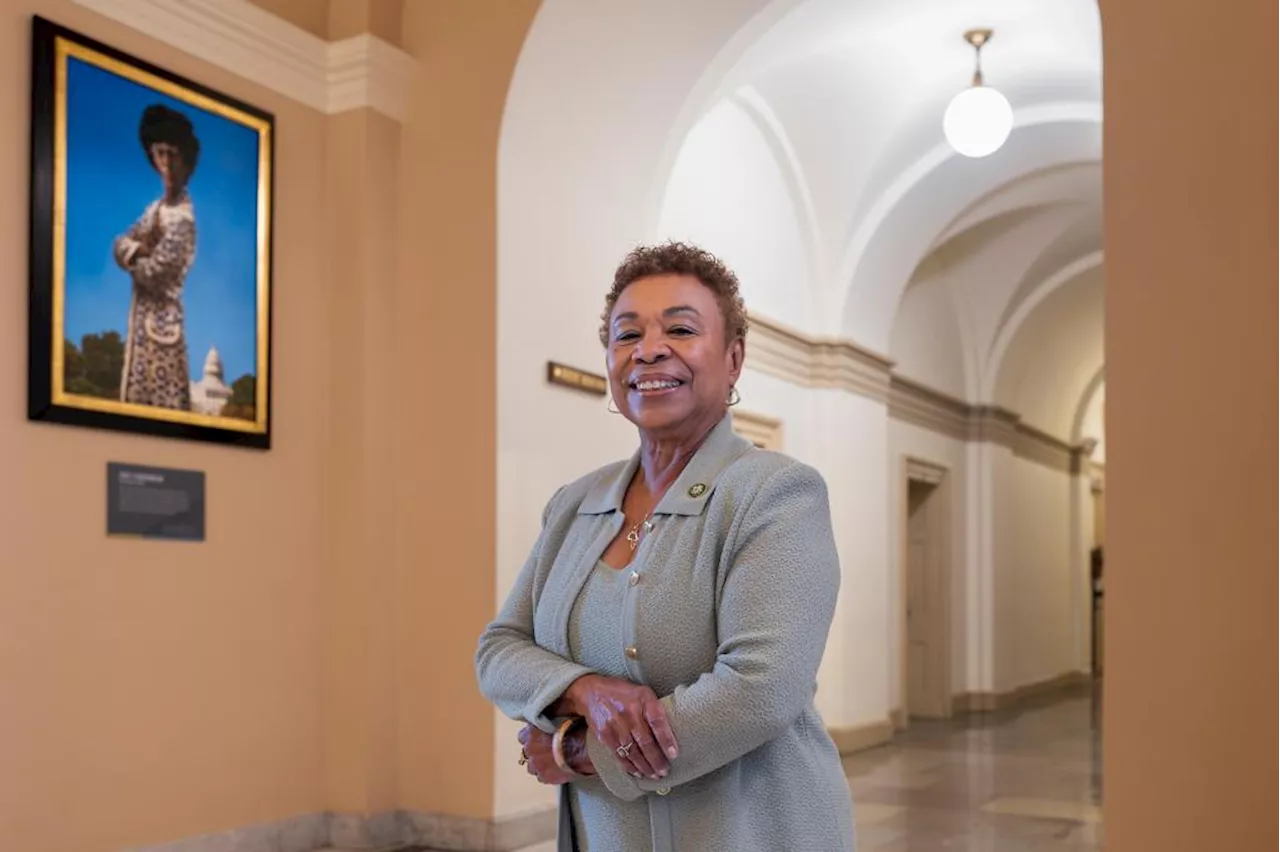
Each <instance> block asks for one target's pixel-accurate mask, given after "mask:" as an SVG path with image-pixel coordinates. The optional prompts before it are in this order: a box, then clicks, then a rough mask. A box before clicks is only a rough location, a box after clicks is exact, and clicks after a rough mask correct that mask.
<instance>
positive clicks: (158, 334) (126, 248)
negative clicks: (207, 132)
mask: <svg viewBox="0 0 1280 852" xmlns="http://www.w3.org/2000/svg"><path fill="white" fill-rule="evenodd" d="M138 137H139V141H140V142H141V143H142V150H143V152H144V154H145V155H146V157H147V159H148V160H149V161H150V162H151V167H152V168H153V169H154V170H155V171H156V174H157V175H158V176H159V178H160V182H161V189H162V192H161V195H160V197H159V198H157V199H156V200H155V201H153V202H151V203H150V204H149V205H147V208H146V209H145V210H144V211H143V212H142V215H141V216H140V217H139V218H138V220H137V221H136V222H134V223H133V225H132V226H131V227H130V228H129V230H128V231H127V232H125V233H124V234H123V235H122V236H120V237H119V238H117V239H116V242H115V259H116V263H118V264H119V265H120V267H121V268H122V269H124V270H125V271H127V272H128V273H129V275H130V277H131V278H132V280H133V296H132V299H131V301H130V306H129V323H128V331H127V333H126V336H125V351H124V368H123V370H122V372H121V375H120V400H121V401H122V402H131V403H137V404H139V405H152V406H156V407H159V408H176V409H180V410H187V409H189V408H190V407H191V376H190V369H189V366H188V365H189V357H188V354H187V339H186V333H185V328H184V325H185V318H184V315H183V302H182V291H183V287H184V284H185V282H186V277H187V272H188V270H190V268H191V264H192V261H194V260H195V252H196V222H195V210H194V208H193V207H192V204H191V196H190V195H189V194H188V193H187V181H188V180H190V179H191V175H192V173H193V172H194V171H195V168H196V163H197V162H198V160H199V157H200V141H199V140H198V139H197V138H196V136H195V133H194V131H193V130H192V127H191V121H190V119H188V118H187V117H186V116H185V115H183V114H182V113H180V112H178V111H176V110H173V109H170V108H169V107H166V106H164V105H161V104H155V105H152V106H149V107H147V109H146V110H145V111H144V112H143V114H142V121H141V123H140V125H139V127H138Z"/></svg>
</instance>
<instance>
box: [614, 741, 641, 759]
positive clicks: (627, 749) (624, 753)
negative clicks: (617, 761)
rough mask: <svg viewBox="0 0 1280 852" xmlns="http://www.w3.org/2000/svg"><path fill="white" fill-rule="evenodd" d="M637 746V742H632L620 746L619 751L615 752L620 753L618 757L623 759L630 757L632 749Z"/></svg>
mask: <svg viewBox="0 0 1280 852" xmlns="http://www.w3.org/2000/svg"><path fill="white" fill-rule="evenodd" d="M635 744H636V742H635V740H632V741H631V742H629V743H623V744H622V745H620V746H618V747H617V749H615V751H617V753H618V757H621V758H623V759H626V758H628V757H630V756H631V747H632V746H634V745H635Z"/></svg>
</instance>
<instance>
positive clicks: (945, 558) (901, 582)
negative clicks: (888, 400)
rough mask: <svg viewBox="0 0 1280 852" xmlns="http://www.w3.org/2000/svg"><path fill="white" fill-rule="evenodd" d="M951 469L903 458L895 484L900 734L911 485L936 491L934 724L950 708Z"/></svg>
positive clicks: (904, 716)
mask: <svg viewBox="0 0 1280 852" xmlns="http://www.w3.org/2000/svg"><path fill="white" fill-rule="evenodd" d="M951 480H952V476H951V469H950V468H949V467H947V466H945V465H941V464H938V463H937V462H932V461H928V460H926V459H923V458H920V457H918V456H913V455H909V454H904V455H903V456H902V470H901V473H900V476H899V478H898V481H899V483H900V486H901V488H900V490H901V494H900V499H899V501H898V503H899V505H898V592H899V600H898V648H899V654H898V656H899V659H898V667H899V677H898V707H899V710H898V712H897V713H896V714H895V716H896V718H895V720H894V721H895V723H896V725H897V727H898V728H900V729H901V728H905V727H907V725H908V724H909V720H910V716H911V708H910V706H909V705H908V703H907V694H908V680H907V678H908V676H909V669H908V660H909V654H910V645H909V644H908V638H909V637H908V634H907V561H908V559H909V547H910V545H909V532H908V524H909V522H910V519H909V512H910V505H911V504H910V500H911V483H912V482H913V481H914V482H924V483H928V484H929V485H933V486H934V487H935V488H936V489H937V490H936V491H935V492H934V495H933V498H932V501H931V502H930V503H929V509H928V511H929V516H928V518H927V522H928V523H929V525H930V529H929V537H930V540H931V541H937V543H938V547H939V549H940V551H941V553H940V557H941V569H940V570H941V571H942V578H941V580H942V581H941V583H940V587H941V589H942V600H941V601H939V602H938V608H937V611H938V613H939V616H938V617H939V618H940V619H941V621H942V624H941V625H940V627H939V629H938V634H939V636H940V637H941V641H940V642H939V647H938V649H937V650H936V651H935V652H934V653H935V655H936V657H937V659H935V663H936V671H937V672H938V680H939V681H940V682H938V683H935V684H934V686H933V688H934V689H935V690H937V691H938V692H939V693H941V695H940V700H939V703H940V706H941V709H942V715H941V716H940V717H939V718H950V716H951V715H952V709H953V705H954V699H953V695H954V693H953V692H952V677H951V656H952V641H953V637H952V629H951V627H952V613H951V609H952V607H951V604H952V597H953V595H954V581H955V576H954V568H955V566H954V565H953V564H952V555H953V554H952V547H951V544H952V541H951V524H952V517H951V506H952V502H951Z"/></svg>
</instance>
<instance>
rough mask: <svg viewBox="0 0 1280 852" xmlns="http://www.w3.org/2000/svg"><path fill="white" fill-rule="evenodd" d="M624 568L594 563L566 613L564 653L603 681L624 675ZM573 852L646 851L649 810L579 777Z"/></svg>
mask: <svg viewBox="0 0 1280 852" xmlns="http://www.w3.org/2000/svg"><path fill="white" fill-rule="evenodd" d="M630 573H631V569H630V568H624V569H621V570H619V569H615V568H611V567H609V565H608V564H607V563H605V562H604V561H601V562H598V563H596V569H595V570H594V571H592V572H591V576H590V577H588V578H587V582H586V583H585V584H583V587H582V591H581V592H580V593H579V594H578V599H577V600H576V601H575V602H574V605H573V609H572V610H571V611H570V613H569V652H570V654H571V655H572V656H573V659H574V660H576V661H577V662H578V663H580V664H582V665H584V666H588V667H590V668H592V669H594V670H595V671H597V672H599V673H600V674H602V675H605V676H607V677H617V678H625V677H627V659H626V657H625V656H624V655H623V653H622V650H621V649H622V645H623V643H622V642H621V641H619V638H620V637H621V635H622V628H621V625H622V617H623V605H624V603H625V600H624V599H625V595H626V590H627V576H628V575H629V574H630ZM566 793H567V796H568V799H569V808H570V812H571V813H572V815H573V827H574V835H575V837H576V839H577V841H578V850H579V852H609V851H610V850H629V849H649V848H651V847H652V846H653V837H652V831H651V830H650V828H649V806H648V804H646V803H645V802H644V801H643V800H640V799H636V800H635V801H631V802H624V801H622V800H621V799H619V798H617V797H616V796H614V795H613V794H612V793H610V792H609V789H608V788H607V787H605V785H604V782H603V781H601V780H600V779H599V778H596V777H592V778H582V779H580V780H578V781H574V782H573V783H572V784H570V785H569V787H568V789H567V791H566Z"/></svg>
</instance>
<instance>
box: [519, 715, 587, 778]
mask: <svg viewBox="0 0 1280 852" xmlns="http://www.w3.org/2000/svg"><path fill="white" fill-rule="evenodd" d="M518 739H519V740H520V745H521V746H522V747H523V750H524V756H525V757H526V758H527V761H528V762H527V763H525V767H524V768H525V771H526V772H528V773H529V774H530V775H532V776H534V777H536V778H537V779H538V780H539V781H541V782H542V783H543V784H567V783H569V782H570V781H572V780H573V775H572V774H571V773H568V772H565V771H564V770H563V769H561V768H560V767H559V766H556V759H555V757H553V756H552V754H551V734H547V733H543V732H542V731H541V730H539V729H538V728H535V727H534V726H533V725H525V726H524V727H523V728H522V729H521V730H520V736H519V738H518Z"/></svg>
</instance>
